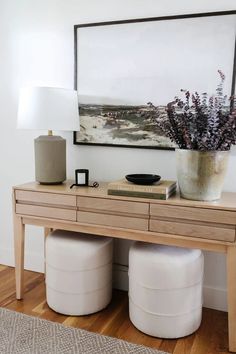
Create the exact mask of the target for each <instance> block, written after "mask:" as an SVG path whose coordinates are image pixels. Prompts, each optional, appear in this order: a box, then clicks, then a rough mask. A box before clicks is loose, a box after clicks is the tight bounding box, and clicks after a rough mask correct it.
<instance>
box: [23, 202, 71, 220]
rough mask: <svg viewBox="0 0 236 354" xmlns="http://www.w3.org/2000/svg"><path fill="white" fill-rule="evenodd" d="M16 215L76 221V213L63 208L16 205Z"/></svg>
mask: <svg viewBox="0 0 236 354" xmlns="http://www.w3.org/2000/svg"><path fill="white" fill-rule="evenodd" d="M16 213H17V214H21V215H33V216H41V217H48V218H53V219H62V220H70V221H76V211H75V210H69V209H63V208H52V207H44V206H40V205H27V204H16Z"/></svg>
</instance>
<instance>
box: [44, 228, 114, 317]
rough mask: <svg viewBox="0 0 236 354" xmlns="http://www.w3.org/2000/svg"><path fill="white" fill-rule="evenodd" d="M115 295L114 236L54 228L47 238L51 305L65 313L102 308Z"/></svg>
mask: <svg viewBox="0 0 236 354" xmlns="http://www.w3.org/2000/svg"><path fill="white" fill-rule="evenodd" d="M111 295H112V239H111V238H108V237H100V236H94V235H93V236H92V235H87V234H81V233H77V232H69V231H63V230H55V231H53V232H52V233H51V234H50V235H48V237H47V238H46V296H47V303H48V306H49V307H51V308H52V309H53V310H55V311H56V312H59V313H62V314H65V315H87V314H90V313H94V312H97V311H99V310H102V309H103V308H104V307H106V306H107V305H108V303H109V302H110V300H111Z"/></svg>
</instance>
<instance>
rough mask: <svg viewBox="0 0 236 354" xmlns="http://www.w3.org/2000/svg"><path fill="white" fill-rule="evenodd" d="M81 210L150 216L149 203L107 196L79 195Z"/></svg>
mask: <svg viewBox="0 0 236 354" xmlns="http://www.w3.org/2000/svg"><path fill="white" fill-rule="evenodd" d="M77 206H78V209H79V210H86V211H89V210H95V211H96V210H97V211H108V212H109V213H113V212H114V213H117V212H118V213H124V214H126V213H128V214H140V215H146V216H148V212H149V204H148V203H141V202H129V201H123V200H114V199H113V200H111V199H105V198H92V197H77Z"/></svg>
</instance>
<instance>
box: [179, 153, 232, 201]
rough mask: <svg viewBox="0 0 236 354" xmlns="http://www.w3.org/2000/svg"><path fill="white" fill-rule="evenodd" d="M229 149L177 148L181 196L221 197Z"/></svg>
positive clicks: (189, 197) (195, 198) (198, 197)
mask: <svg viewBox="0 0 236 354" xmlns="http://www.w3.org/2000/svg"><path fill="white" fill-rule="evenodd" d="M228 157H229V151H197V150H185V149H176V163H177V179H178V184H179V189H180V195H181V197H183V198H185V199H192V200H203V201H213V200H218V199H220V197H221V191H222V187H223V183H224V177H225V174H226V170H227V164H228Z"/></svg>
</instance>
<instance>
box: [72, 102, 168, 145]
mask: <svg viewBox="0 0 236 354" xmlns="http://www.w3.org/2000/svg"><path fill="white" fill-rule="evenodd" d="M162 109H163V114H166V113H165V107H162ZM149 110H150V109H149V107H148V106H147V105H146V106H127V105H126V106H122V105H105V104H104V105H98V104H80V107H79V111H80V132H79V138H80V139H81V141H83V142H84V143H87V144H107V145H119V146H122V145H124V146H136V147H140V146H142V147H156V146H157V145H158V146H159V148H171V147H172V148H174V146H175V145H174V144H173V143H171V142H170V141H169V139H168V138H166V137H165V136H164V134H163V132H162V131H161V130H160V129H159V128H158V127H157V125H156V124H155V121H154V119H153V118H152V117H150V114H149Z"/></svg>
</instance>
